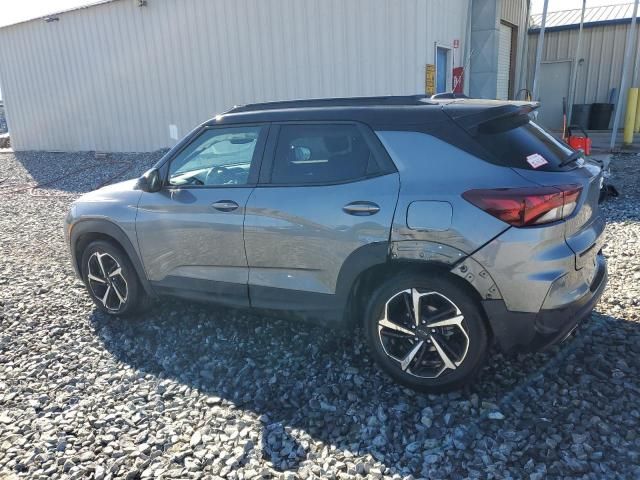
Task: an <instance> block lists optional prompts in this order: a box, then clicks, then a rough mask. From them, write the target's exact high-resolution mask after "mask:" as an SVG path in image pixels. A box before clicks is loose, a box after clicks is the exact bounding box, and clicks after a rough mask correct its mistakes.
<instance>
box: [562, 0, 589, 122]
mask: <svg viewBox="0 0 640 480" xmlns="http://www.w3.org/2000/svg"><path fill="white" fill-rule="evenodd" d="M586 8H587V0H582V13H581V14H580V30H578V44H577V45H576V57H575V59H574V64H573V74H572V75H571V94H570V95H569V111H568V112H567V118H568V119H569V125H571V115H572V114H573V103H574V102H575V100H576V87H577V86H578V85H577V82H578V68H579V67H580V55H581V54H582V49H581V48H580V47H581V46H582V28H583V27H584V11H585V9H586ZM585 128H586V127H585Z"/></svg>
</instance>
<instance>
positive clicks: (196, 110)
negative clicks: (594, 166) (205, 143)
mask: <svg viewBox="0 0 640 480" xmlns="http://www.w3.org/2000/svg"><path fill="white" fill-rule="evenodd" d="M527 3H528V2H527V1H526V0H474V1H473V2H470V1H469V0H402V1H400V0H215V1H211V0H107V1H103V2H100V3H97V4H93V5H90V6H87V7H83V8H79V9H74V10H71V11H67V12H62V13H59V14H55V15H50V16H48V17H45V18H38V19H34V20H30V21H27V22H22V23H19V24H15V25H10V26H7V27H4V28H0V88H1V89H2V94H3V99H4V102H5V107H6V113H7V120H8V124H9V130H10V133H11V137H12V138H11V143H12V145H13V147H14V148H15V149H16V150H62V151H72V150H97V151H150V150H155V149H158V148H163V147H168V146H171V145H173V144H174V143H175V142H176V141H177V139H178V138H180V137H182V136H183V135H184V134H186V133H187V132H188V131H189V130H190V129H192V128H193V127H194V126H196V125H197V124H198V123H200V122H202V121H204V120H206V119H208V118H211V117H212V116H213V115H215V114H216V113H217V112H222V111H224V110H226V109H228V108H230V107H232V106H233V105H235V104H243V103H249V102H260V101H271V100H284V99H293V98H313V97H330V96H362V95H389V94H415V93H425V89H429V88H433V89H434V90H435V91H450V90H451V89H452V85H453V84H454V83H455V82H456V81H457V80H459V79H454V73H456V72H457V73H458V74H459V72H460V67H462V68H464V71H465V73H464V77H465V78H464V88H465V91H471V93H472V94H474V95H475V96H485V97H496V96H499V97H505V98H506V97H510V98H511V97H512V96H513V95H514V93H515V92H516V91H517V87H518V82H520V81H521V64H522V61H521V58H523V57H524V55H523V54H521V53H522V52H521V51H522V48H523V40H522V39H523V37H524V36H525V35H524V32H526V18H527V11H526V8H527V7H526V6H527ZM470 4H472V7H470ZM472 9H474V11H473V12H472ZM505 26H506V27H508V30H507V29H506V27H505ZM501 38H503V41H502V42H501V40H500V39H501ZM471 44H473V45H471ZM474 45H475V46H474ZM498 47H500V52H498ZM429 66H431V68H429ZM454 69H455V70H454ZM430 83H432V84H433V85H432V87H429V84H430ZM474 92H475V93H474ZM429 93H431V92H429Z"/></svg>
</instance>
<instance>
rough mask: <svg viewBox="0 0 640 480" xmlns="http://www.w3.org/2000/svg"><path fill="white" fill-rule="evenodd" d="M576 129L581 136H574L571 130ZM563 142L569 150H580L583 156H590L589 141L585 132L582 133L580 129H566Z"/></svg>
mask: <svg viewBox="0 0 640 480" xmlns="http://www.w3.org/2000/svg"><path fill="white" fill-rule="evenodd" d="M572 128H573V129H574V130H575V129H576V128H577V129H578V130H580V131H581V132H582V135H574V134H573V132H572V131H571V129H572ZM565 142H567V143H568V144H569V146H570V147H571V148H575V149H576V150H577V149H581V150H582V151H583V152H584V154H585V155H591V139H590V138H589V135H588V134H587V132H585V131H584V129H583V128H582V127H576V126H575V125H574V126H573V127H568V128H567V136H566V138H565Z"/></svg>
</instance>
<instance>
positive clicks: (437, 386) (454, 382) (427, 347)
mask: <svg viewBox="0 0 640 480" xmlns="http://www.w3.org/2000/svg"><path fill="white" fill-rule="evenodd" d="M413 289H415V290H416V292H417V294H418V295H415V297H419V296H420V295H423V294H425V295H424V296H422V297H420V300H419V306H418V309H419V311H421V320H420V322H419V325H414V322H415V317H414V316H413V313H412V312H413V311H414V308H413V299H414V292H413ZM406 290H409V292H408V293H402V292H403V291H406ZM387 305H388V308H387ZM480 308H481V307H480V305H478V303H477V302H476V301H474V299H473V298H472V297H471V296H470V295H469V294H468V293H467V291H466V290H465V288H464V287H462V286H460V285H459V284H458V283H457V282H456V281H455V280H454V279H451V278H447V277H446V276H443V275H438V277H435V276H433V277H431V276H428V275H424V274H420V273H410V272H408V273H404V274H399V275H396V276H393V277H391V278H389V279H388V280H386V281H384V283H383V284H382V285H380V286H379V287H378V288H377V289H376V290H375V291H374V292H373V294H372V296H371V298H370V300H369V303H368V305H367V308H366V311H365V325H364V329H365V334H366V337H367V343H368V345H369V348H370V350H371V352H372V353H373V357H374V359H375V361H376V363H377V364H378V365H379V366H380V367H381V368H382V370H384V371H385V372H386V373H388V374H389V375H390V376H391V377H392V378H393V379H394V380H395V381H396V382H398V383H400V384H401V385H404V386H407V387H409V388H412V389H414V390H418V391H421V392H428V393H438V392H445V391H450V390H455V389H458V388H460V387H462V386H464V385H466V384H469V383H471V381H472V380H473V379H474V377H476V375H477V374H478V373H479V371H480V370H481V368H482V366H483V364H484V360H485V358H486V354H487V349H488V335H487V329H486V326H485V323H484V321H483V318H482V313H481V311H480ZM387 311H388V312H389V313H388V314H385V312H387ZM403 312H404V313H403ZM458 312H459V313H458ZM436 314H438V315H439V316H440V318H442V319H444V321H443V320H438V318H437V317H436ZM460 316H462V317H463V318H462V319H460V318H459V317H460ZM385 318H386V320H388V321H385V320H384V319H385ZM430 320H431V322H430ZM423 321H424V322H425V323H424V324H423V323H422V322H423ZM438 321H440V322H442V323H448V322H452V321H454V322H456V323H455V324H449V325H446V326H441V327H440V326H437V325H438ZM380 322H382V326H381V325H380ZM389 322H391V323H393V324H394V325H392V326H391V327H392V328H389V327H387V326H385V325H389ZM429 323H431V324H432V325H434V326H436V328H426V326H427V325H429ZM397 326H400V327H402V328H403V331H398V330H396V328H397ZM463 330H464V333H463ZM408 331H414V333H415V335H416V336H414V337H413V338H411V337H410V336H409V335H408V333H407V332H408ZM465 334H466V335H465ZM465 339H466V340H465ZM465 345H466V348H465ZM414 350H415V353H414ZM441 352H444V355H443V354H442V353H441ZM412 353H413V355H414V356H413V357H411V356H410V355H411V354H412ZM409 358H411V360H409V361H408V362H407V360H408V359H409ZM400 359H401V360H404V362H405V363H404V364H403V363H402V362H401V361H400ZM446 360H448V366H447V362H446ZM438 362H440V365H439V364H438ZM403 367H404V369H403ZM451 367H455V368H451ZM440 369H442V372H441V373H440V374H439V375H437V376H435V375H436V374H437V372H438V371H439V370H440ZM432 376H435V378H425V377H432Z"/></svg>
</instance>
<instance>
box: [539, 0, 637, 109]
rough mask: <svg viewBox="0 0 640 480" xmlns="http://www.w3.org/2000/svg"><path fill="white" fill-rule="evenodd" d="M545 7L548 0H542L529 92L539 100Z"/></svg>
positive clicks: (545, 23)
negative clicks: (531, 84)
mask: <svg viewBox="0 0 640 480" xmlns="http://www.w3.org/2000/svg"><path fill="white" fill-rule="evenodd" d="M636 1H637V0H636ZM547 7H549V0H544V7H543V8H542V24H541V25H540V35H538V45H537V46H536V63H535V67H534V70H533V87H532V88H531V90H532V92H531V93H532V95H533V99H534V100H540V99H539V98H538V75H539V74H540V62H541V61H542V48H543V47H544V29H545V27H546V25H547Z"/></svg>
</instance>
